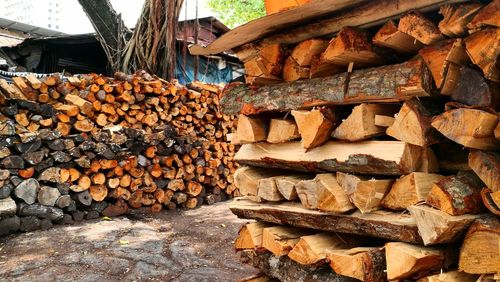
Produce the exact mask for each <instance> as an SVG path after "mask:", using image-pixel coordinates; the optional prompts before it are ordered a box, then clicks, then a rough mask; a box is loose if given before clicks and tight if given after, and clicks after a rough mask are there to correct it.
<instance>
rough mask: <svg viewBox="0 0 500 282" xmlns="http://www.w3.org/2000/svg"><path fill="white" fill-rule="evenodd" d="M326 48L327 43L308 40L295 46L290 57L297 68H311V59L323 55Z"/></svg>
mask: <svg viewBox="0 0 500 282" xmlns="http://www.w3.org/2000/svg"><path fill="white" fill-rule="evenodd" d="M326 47H328V41H327V40H323V39H310V40H305V41H302V42H300V43H299V44H297V46H295V48H294V49H293V51H292V54H291V55H290V56H291V57H292V58H293V59H294V60H295V62H297V64H298V65H299V66H311V65H312V63H313V59H314V57H316V56H319V55H320V54H321V53H323V52H324V51H325V49H326Z"/></svg>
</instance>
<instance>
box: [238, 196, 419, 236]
mask: <svg viewBox="0 0 500 282" xmlns="http://www.w3.org/2000/svg"><path fill="white" fill-rule="evenodd" d="M229 208H230V209H231V211H232V212H233V213H234V214H236V215H237V216H238V217H240V218H247V219H256V220H261V221H266V222H270V223H276V224H288V225H291V226H296V227H303V228H311V229H316V230H322V231H329V232H339V233H348V234H357V235H362V236H370V237H377V238H383V239H388V240H394V241H402V242H408V243H416V244H421V243H422V238H421V237H420V235H419V234H418V229H417V225H416V222H415V219H414V218H413V217H412V216H409V215H407V214H399V213H391V212H387V211H374V212H372V213H368V214H362V213H361V212H359V211H355V212H352V213H350V214H336V213H328V212H320V211H314V210H308V209H305V208H303V207H302V206H301V205H300V204H299V203H293V202H284V203H280V204H276V203H269V204H268V203H266V204H258V203H254V202H251V201H248V200H245V199H241V198H237V199H235V200H234V201H233V202H232V203H231V204H230V206H229Z"/></svg>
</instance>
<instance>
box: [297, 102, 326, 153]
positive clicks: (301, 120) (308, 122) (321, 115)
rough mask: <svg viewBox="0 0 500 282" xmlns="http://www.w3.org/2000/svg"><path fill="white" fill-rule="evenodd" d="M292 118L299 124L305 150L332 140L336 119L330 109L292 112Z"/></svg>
mask: <svg viewBox="0 0 500 282" xmlns="http://www.w3.org/2000/svg"><path fill="white" fill-rule="evenodd" d="M292 116H293V117H294V119H295V122H296V123H297V127H298V130H299V134H300V137H301V138H302V140H301V144H302V147H303V148H304V149H312V148H315V147H318V146H321V145H322V144H324V143H325V142H326V141H327V140H328V139H329V138H330V133H331V132H332V130H333V125H334V119H335V118H334V113H333V112H332V110H331V109H330V108H321V109H314V110H311V111H292Z"/></svg>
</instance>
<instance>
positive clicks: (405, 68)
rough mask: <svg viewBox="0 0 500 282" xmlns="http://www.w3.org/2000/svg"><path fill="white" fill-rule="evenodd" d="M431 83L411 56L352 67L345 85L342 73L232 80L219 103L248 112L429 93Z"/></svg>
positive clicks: (229, 109) (234, 111) (232, 111)
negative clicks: (265, 81)
mask: <svg viewBox="0 0 500 282" xmlns="http://www.w3.org/2000/svg"><path fill="white" fill-rule="evenodd" d="M431 83H432V81H431V78H430V74H429V71H428V69H427V67H426V66H425V64H424V62H423V61H422V60H421V59H414V60H410V61H408V62H406V63H402V64H398V65H389V66H382V67H377V68H370V69H362V70H357V71H353V72H352V74H351V77H350V80H349V85H346V84H347V83H346V75H345V74H338V75H333V76H330V77H327V78H316V79H309V80H299V81H296V82H292V83H286V84H276V85H269V86H264V87H259V88H251V87H248V86H245V85H243V84H235V83H233V84H229V85H228V86H226V88H225V89H224V91H223V97H222V99H221V101H220V104H221V106H222V109H223V111H224V113H226V114H238V113H241V114H245V115H251V114H258V113H262V112H270V111H281V112H287V111H291V110H298V109H302V108H304V107H313V106H322V105H339V104H353V103H362V102H371V101H374V102H397V101H402V100H406V99H408V98H410V97H415V96H429V95H430V94H429V93H430V87H431ZM346 89H347V92H345V90H346Z"/></svg>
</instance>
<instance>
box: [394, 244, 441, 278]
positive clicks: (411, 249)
mask: <svg viewBox="0 0 500 282" xmlns="http://www.w3.org/2000/svg"><path fill="white" fill-rule="evenodd" d="M446 255H447V254H446V253H445V252H444V251H443V250H441V249H437V248H429V247H421V246H417V245H412V244H408V243H402V242H391V243H387V244H385V259H386V263H387V280H389V281H393V280H399V279H405V278H414V279H417V278H420V277H422V276H425V275H427V274H429V273H432V272H434V271H437V270H439V269H441V268H443V266H444V264H445V260H446V259H448V258H447V257H446Z"/></svg>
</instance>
